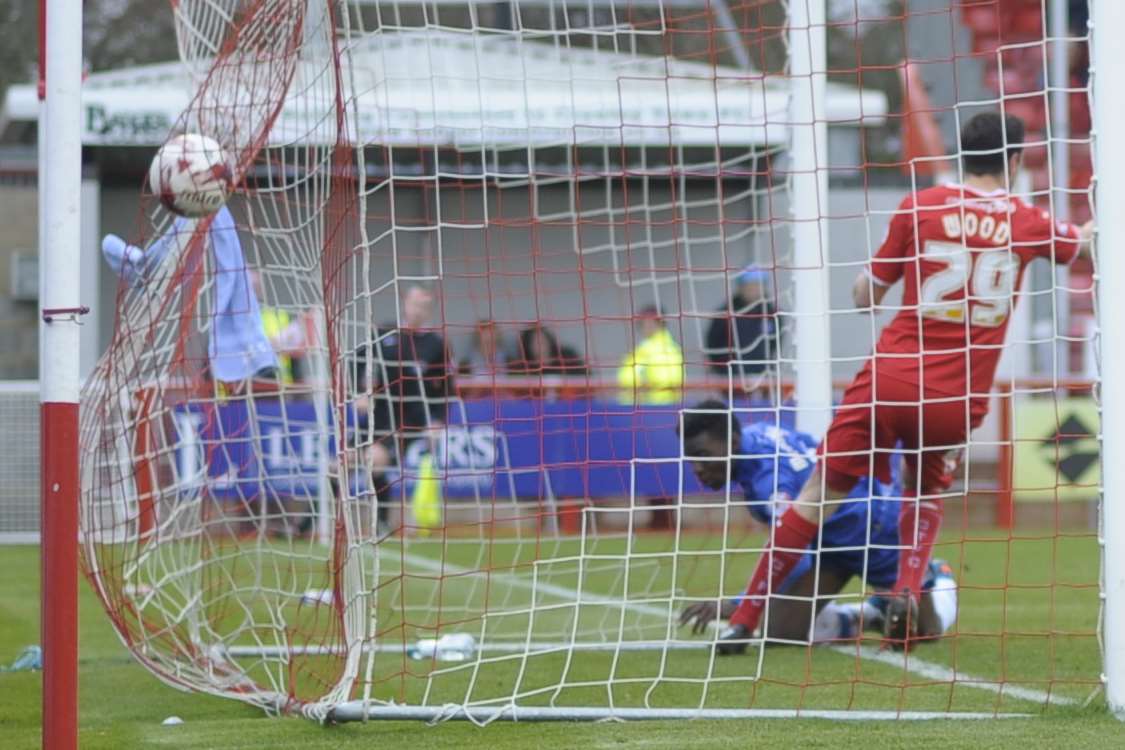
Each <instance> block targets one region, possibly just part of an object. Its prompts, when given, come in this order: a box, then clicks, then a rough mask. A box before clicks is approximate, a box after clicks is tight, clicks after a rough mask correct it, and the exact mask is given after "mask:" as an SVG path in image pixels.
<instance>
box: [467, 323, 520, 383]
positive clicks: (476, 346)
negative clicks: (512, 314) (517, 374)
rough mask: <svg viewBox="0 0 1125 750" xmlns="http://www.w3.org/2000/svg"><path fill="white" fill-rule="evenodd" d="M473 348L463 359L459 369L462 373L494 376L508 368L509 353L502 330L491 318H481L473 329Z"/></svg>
mask: <svg viewBox="0 0 1125 750" xmlns="http://www.w3.org/2000/svg"><path fill="white" fill-rule="evenodd" d="M472 342H473V348H472V350H471V351H470V352H469V355H468V356H467V357H464V358H462V359H461V363H460V365H459V366H458V370H459V371H460V373H461V374H462V375H474V376H476V377H482V378H483V377H492V376H494V375H500V374H503V373H504V372H506V371H507V369H508V355H507V353H506V352H505V350H504V344H503V339H502V338H501V335H500V330H499V328H498V327H497V326H496V323H494V322H493V321H491V320H481V321H479V322H478V323H477V327H476V330H474V331H473V338H472Z"/></svg>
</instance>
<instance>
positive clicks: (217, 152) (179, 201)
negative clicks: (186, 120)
mask: <svg viewBox="0 0 1125 750" xmlns="http://www.w3.org/2000/svg"><path fill="white" fill-rule="evenodd" d="M148 184H149V187H150V188H151V189H152V192H153V194H154V195H156V196H157V197H158V198H160V202H161V203H163V204H164V206H165V207H166V208H167V209H168V210H169V211H172V212H173V213H176V214H179V215H180V216H187V217H191V218H200V217H203V216H209V215H210V214H213V213H215V212H216V211H218V210H219V208H220V207H221V206H222V205H223V204H224V203H225V202H226V200H227V196H228V195H229V194H230V191H231V188H232V174H231V168H230V164H229V162H228V159H227V155H226V153H225V152H224V151H223V147H222V146H220V145H219V143H218V142H217V141H215V139H213V138H209V137H207V136H205V135H200V134H198V133H187V134H184V135H177V136H175V137H173V138H171V139H170V140H169V141H168V142H167V143H165V144H164V145H163V146H161V147H160V150H159V151H157V152H156V156H155V157H154V158H153V160H152V165H151V166H150V167H149V170H148Z"/></svg>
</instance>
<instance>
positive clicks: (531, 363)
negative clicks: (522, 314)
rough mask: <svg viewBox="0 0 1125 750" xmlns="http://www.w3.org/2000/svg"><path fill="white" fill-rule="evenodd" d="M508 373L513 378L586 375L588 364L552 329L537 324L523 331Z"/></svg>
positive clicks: (509, 364)
mask: <svg viewBox="0 0 1125 750" xmlns="http://www.w3.org/2000/svg"><path fill="white" fill-rule="evenodd" d="M508 370H509V372H511V373H512V374H513V375H585V374H586V363H585V362H583V361H582V357H581V356H579V354H578V352H576V351H575V350H574V349H572V348H571V347H569V346H566V345H564V344H560V343H559V340H558V338H557V337H556V336H555V334H553V333H551V331H550V329H548V328H546V327H545V326H543V325H540V324H539V323H536V324H535V325H532V326H530V327H528V328H525V329H524V330H522V331H520V335H519V343H518V349H517V351H516V356H515V358H514V359H513V360H512V361H511V362H509V363H508Z"/></svg>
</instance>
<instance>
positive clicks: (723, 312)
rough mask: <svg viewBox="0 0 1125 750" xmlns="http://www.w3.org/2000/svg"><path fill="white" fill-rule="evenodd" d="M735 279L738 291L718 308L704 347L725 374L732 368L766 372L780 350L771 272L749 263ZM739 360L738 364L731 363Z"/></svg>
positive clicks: (745, 372)
mask: <svg viewBox="0 0 1125 750" xmlns="http://www.w3.org/2000/svg"><path fill="white" fill-rule="evenodd" d="M735 281H736V283H737V284H738V287H737V289H736V290H735V293H734V294H733V295H732V296H731V298H730V300H729V301H728V302H727V303H726V304H724V305H723V306H722V307H720V308H719V309H718V311H717V312H718V317H716V318H715V319H714V320H713V321H711V325H710V326H709V327H708V329H707V342H706V347H705V349H704V352H705V353H706V355H707V361H708V362H710V363H711V369H712V370H713V371H714V372H716V373H718V374H719V375H722V376H724V377H726V376H727V375H728V374H729V373H731V371H732V369H733V371H734V373H735V374H738V373H741V374H742V375H757V374H760V373H763V372H766V371H767V370H769V369H770V367H771V365H772V364H773V363H774V362H776V361H777V354H778V351H777V320H776V318H777V311H776V310H775V309H774V306H773V303H772V302H771V301H770V299H769V293H768V287H769V282H770V275H769V273H768V272H767V271H763V270H761V269H759V268H757V267H755V266H747V267H746V268H744V269H743V270H742V272H741V273H739V274H738V277H737V278H736V280H735ZM732 320H733V322H734V325H733V326H732V325H731V321H732ZM736 360H737V361H738V362H739V364H738V365H735V366H734V368H730V367H728V363H729V362H732V361H736Z"/></svg>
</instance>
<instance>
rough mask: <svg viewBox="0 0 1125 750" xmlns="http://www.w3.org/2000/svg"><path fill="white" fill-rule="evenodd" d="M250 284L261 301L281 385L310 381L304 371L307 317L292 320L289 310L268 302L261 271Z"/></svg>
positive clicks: (256, 273)
mask: <svg viewBox="0 0 1125 750" xmlns="http://www.w3.org/2000/svg"><path fill="white" fill-rule="evenodd" d="M250 281H251V283H252V285H253V289H254V293H255V294H256V295H257V297H258V307H259V309H260V310H261V315H262V330H263V332H264V333H265V334H266V338H267V339H269V342H270V346H272V347H273V350H274V352H275V353H276V354H277V361H278V365H279V374H280V379H281V382H282V383H285V384H286V385H289V384H292V383H295V382H297V381H300V380H305V379H307V378H306V377H305V375H306V373H304V371H303V369H302V368H304V367H305V355H306V353H307V351H308V348H309V347H308V342H307V340H306V338H307V336H306V334H305V325H304V323H305V321H304V320H303V317H302V316H300V315H297V316H292V315H290V314H289V313H288V312H287V311H286V310H283V309H282V308H280V307H274V306H273V305H270V304H268V303H267V302H266V298H267V295H266V294H265V288H264V287H265V285H264V284H263V282H262V274H261V273H260V272H259V271H250Z"/></svg>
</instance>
